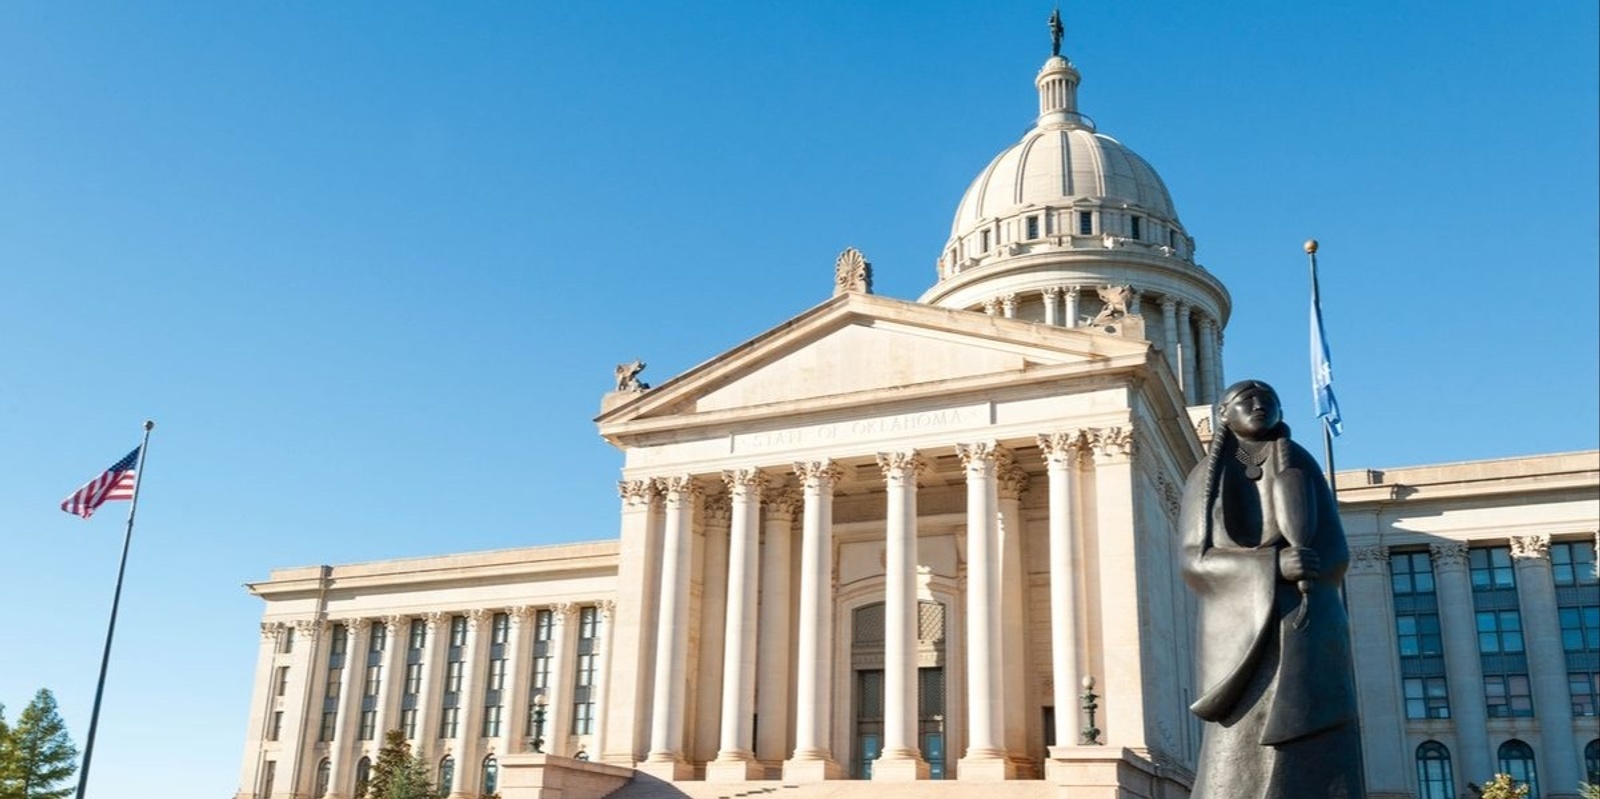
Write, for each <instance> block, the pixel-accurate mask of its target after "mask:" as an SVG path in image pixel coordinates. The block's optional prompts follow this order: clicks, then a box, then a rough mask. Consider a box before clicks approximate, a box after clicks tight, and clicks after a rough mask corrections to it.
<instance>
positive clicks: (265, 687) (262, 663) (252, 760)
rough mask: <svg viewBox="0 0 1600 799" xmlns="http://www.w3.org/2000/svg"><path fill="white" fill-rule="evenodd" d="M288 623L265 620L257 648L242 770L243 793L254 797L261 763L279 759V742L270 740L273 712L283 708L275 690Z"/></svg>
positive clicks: (240, 781)
mask: <svg viewBox="0 0 1600 799" xmlns="http://www.w3.org/2000/svg"><path fill="white" fill-rule="evenodd" d="M283 630H284V624H283V623H282V622H262V623H261V642H260V644H258V645H257V647H256V680H255V686H254V687H253V688H252V689H251V690H250V721H249V723H248V724H247V725H246V726H245V734H244V740H245V744H244V767H243V768H242V769H241V770H240V773H239V787H240V789H241V790H240V796H254V794H255V791H256V790H257V788H259V786H260V776H261V764H262V763H263V762H264V761H266V760H268V759H275V757H276V751H275V750H274V749H273V747H274V746H276V744H277V742H274V741H268V740H267V732H268V725H269V724H270V723H271V720H272V714H273V713H275V712H280V711H282V710H283V707H282V702H283V699H282V697H279V696H277V694H276V693H275V692H276V690H277V685H276V683H275V678H276V677H277V673H278V665H279V664H278V662H277V659H278V644H279V641H280V640H281V638H280V636H281V634H282V633H283Z"/></svg>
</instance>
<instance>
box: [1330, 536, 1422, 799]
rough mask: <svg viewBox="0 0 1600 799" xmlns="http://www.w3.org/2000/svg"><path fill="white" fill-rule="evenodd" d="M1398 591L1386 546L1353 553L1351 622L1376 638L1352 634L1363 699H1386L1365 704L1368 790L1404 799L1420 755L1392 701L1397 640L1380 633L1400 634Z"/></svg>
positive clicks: (1397, 688)
mask: <svg viewBox="0 0 1600 799" xmlns="http://www.w3.org/2000/svg"><path fill="white" fill-rule="evenodd" d="M1393 590H1394V589H1393V587H1392V584H1391V583H1390V580H1389V551H1388V549H1387V548H1386V547H1383V546H1364V547H1355V548H1352V549H1351V551H1350V570H1349V571H1348V572H1346V574H1345V578H1344V591H1345V601H1346V603H1347V604H1348V605H1349V609H1350V617H1351V618H1353V619H1362V620H1363V621H1364V626H1365V627H1366V629H1369V630H1372V631H1373V634H1370V635H1361V634H1357V635H1352V636H1351V637H1350V654H1351V660H1352V661H1354V665H1355V671H1356V673H1357V674H1359V675H1361V684H1362V685H1363V686H1370V687H1371V690H1370V691H1363V692H1360V693H1361V697H1360V698H1363V699H1365V698H1367V697H1368V696H1371V697H1380V699H1379V700H1378V701H1377V702H1376V703H1366V702H1364V703H1362V705H1361V707H1360V708H1359V710H1360V718H1361V751H1362V762H1363V763H1364V764H1365V766H1366V770H1367V790H1368V792H1369V793H1370V794H1373V795H1379V796H1388V795H1393V794H1401V795H1403V794H1404V793H1405V792H1406V784H1407V781H1408V776H1407V775H1408V774H1410V773H1415V761H1414V759H1413V756H1414V754H1415V753H1414V752H1412V751H1409V749H1410V748H1409V747H1407V746H1406V739H1405V722H1404V719H1403V716H1404V714H1403V711H1402V709H1401V707H1399V706H1397V705H1396V704H1394V701H1393V700H1392V699H1391V697H1397V696H1400V695H1401V684H1400V675H1399V672H1398V671H1397V670H1396V666H1397V665H1398V664H1397V662H1396V660H1395V641H1394V636H1393V635H1387V634H1385V635H1379V634H1377V632H1378V631H1388V630H1393V629H1394V604H1393V602H1392V601H1391V597H1392V595H1393Z"/></svg>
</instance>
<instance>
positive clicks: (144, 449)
mask: <svg viewBox="0 0 1600 799" xmlns="http://www.w3.org/2000/svg"><path fill="white" fill-rule="evenodd" d="M155 427H156V423H155V422H152V421H150V420H148V419H146V420H145V423H144V441H143V442H141V443H140V444H139V463H138V465H137V466H135V467H134V472H133V475H134V477H133V502H132V504H130V505H129V506H128V529H127V532H125V533H124V534H123V536H122V562H121V563H119V564H118V565H117V590H116V591H114V592H112V594H111V621H110V623H109V624H107V625H106V649H105V653H104V654H102V655H101V656H100V680H99V681H98V682H97V683H95V687H94V710H92V711H90V713H89V738H88V740H86V741H85V742H84V744H83V766H82V768H79V769H78V796H77V799H83V791H84V789H85V788H86V787H87V786H88V785H89V759H90V758H92V757H94V734H95V730H96V729H97V728H98V727H99V726H100V699H101V698H102V697H104V696H105V692H106V667H107V666H108V665H110V663H111V638H112V636H113V635H114V634H115V633H116V631H117V606H118V605H119V604H121V602H122V575H123V574H124V573H125V572H127V570H128V545H129V544H131V543H133V516H134V514H135V513H137V512H138V511H139V489H140V488H142V487H144V459H145V456H146V455H147V454H149V452H150V431H151V430H154V429H155Z"/></svg>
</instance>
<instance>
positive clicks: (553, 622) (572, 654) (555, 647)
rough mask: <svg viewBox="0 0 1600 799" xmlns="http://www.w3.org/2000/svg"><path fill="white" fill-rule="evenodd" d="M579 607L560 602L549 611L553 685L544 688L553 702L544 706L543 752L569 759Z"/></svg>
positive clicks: (551, 683)
mask: <svg viewBox="0 0 1600 799" xmlns="http://www.w3.org/2000/svg"><path fill="white" fill-rule="evenodd" d="M577 612H578V606H577V605H574V604H572V603H571V602H558V603H556V604H555V605H552V606H551V607H550V683H549V685H547V686H545V692H546V693H547V694H548V696H549V699H550V702H549V704H547V705H545V708H544V710H545V716H544V751H545V752H547V753H549V754H552V755H560V756H566V755H568V754H569V753H568V752H567V738H568V734H569V733H570V732H571V731H572V692H573V689H574V679H575V675H574V674H573V672H574V671H575V669H574V666H575V665H576V663H577V659H578V641H577V636H574V635H573V634H572V626H573V622H574V621H576V619H574V618H573V617H574V616H575V615H577Z"/></svg>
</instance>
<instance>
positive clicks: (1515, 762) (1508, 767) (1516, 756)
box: [1500, 738, 1539, 799]
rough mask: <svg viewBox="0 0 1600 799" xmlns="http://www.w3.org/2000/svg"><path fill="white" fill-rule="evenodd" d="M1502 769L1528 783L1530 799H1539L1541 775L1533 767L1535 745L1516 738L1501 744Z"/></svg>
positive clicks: (1513, 778) (1503, 771)
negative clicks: (1532, 745)
mask: <svg viewBox="0 0 1600 799" xmlns="http://www.w3.org/2000/svg"><path fill="white" fill-rule="evenodd" d="M1500 771H1501V772H1502V773H1505V774H1509V775H1511V779H1512V780H1513V781H1515V782H1522V783H1527V785H1528V799H1539V776H1538V773H1537V772H1536V771H1534V768H1533V747H1531V746H1529V745H1527V744H1525V743H1523V742H1522V741H1519V740H1517V739H1515V738H1513V739H1511V740H1509V741H1506V742H1505V743H1503V744H1500Z"/></svg>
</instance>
